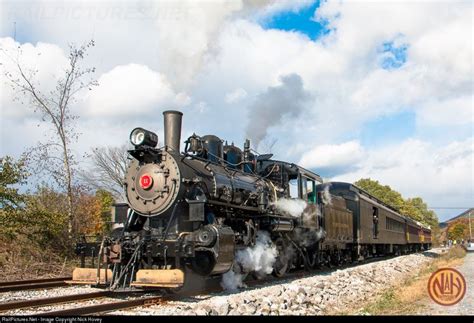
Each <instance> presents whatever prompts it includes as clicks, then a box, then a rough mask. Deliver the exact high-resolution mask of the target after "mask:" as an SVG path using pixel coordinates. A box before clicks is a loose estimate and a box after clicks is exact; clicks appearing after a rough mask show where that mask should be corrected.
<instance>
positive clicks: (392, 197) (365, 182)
mask: <svg viewBox="0 0 474 323" xmlns="http://www.w3.org/2000/svg"><path fill="white" fill-rule="evenodd" d="M354 185H356V186H357V187H360V188H361V189H363V190H365V191H367V192H368V193H369V194H371V195H373V196H375V197H376V198H378V199H379V200H381V201H382V202H384V203H386V204H388V205H390V206H392V207H393V208H395V209H397V210H399V212H400V213H401V214H403V215H406V216H409V217H410V218H412V219H414V220H416V221H418V222H421V223H423V224H425V225H429V226H430V227H431V228H432V229H433V230H434V231H436V230H438V217H437V216H436V213H435V212H433V211H431V210H429V209H428V205H427V204H426V203H425V202H424V201H423V199H422V198H421V197H414V198H409V199H406V200H405V199H404V198H403V196H402V195H401V194H400V193H399V192H397V191H395V190H393V189H392V188H391V187H390V186H388V185H382V184H380V183H379V182H378V181H375V180H372V179H370V178H362V179H360V180H358V181H357V182H355V183H354Z"/></svg>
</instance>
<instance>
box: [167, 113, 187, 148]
mask: <svg viewBox="0 0 474 323" xmlns="http://www.w3.org/2000/svg"><path fill="white" fill-rule="evenodd" d="M163 116H164V128H165V129H164V130H165V145H166V146H167V147H168V149H171V150H173V151H174V152H176V153H178V154H179V143H180V141H181V119H182V117H183V113H182V112H179V111H174V110H168V111H164V112H163Z"/></svg>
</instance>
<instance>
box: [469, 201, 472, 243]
mask: <svg viewBox="0 0 474 323" xmlns="http://www.w3.org/2000/svg"><path fill="white" fill-rule="evenodd" d="M471 213H472V209H470V210H469V239H470V240H471V242H472V228H471Z"/></svg>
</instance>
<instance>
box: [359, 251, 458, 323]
mask: <svg viewBox="0 0 474 323" xmlns="http://www.w3.org/2000/svg"><path fill="white" fill-rule="evenodd" d="M465 255H466V251H465V250H464V249H463V248H461V247H456V248H452V249H450V250H449V251H448V252H447V253H445V254H443V255H441V256H440V257H438V258H435V259H434V260H433V261H432V262H430V263H429V264H428V265H426V266H425V267H424V268H422V269H421V270H420V272H419V273H418V274H416V275H415V276H412V277H409V278H407V279H406V280H405V281H403V282H402V283H401V284H398V285H397V286H395V287H391V288H390V289H388V290H386V291H384V292H383V293H382V294H381V296H380V297H379V298H378V299H377V300H376V301H375V302H373V303H371V304H369V305H367V306H366V307H365V308H364V309H363V310H362V311H357V312H354V313H351V314H369V315H407V314H416V313H417V312H419V310H420V309H421V308H423V307H424V306H425V304H424V303H425V302H426V300H428V298H429V295H428V291H427V288H426V286H427V285H428V280H429V278H430V276H431V274H432V273H433V272H435V271H436V270H438V269H439V268H443V267H456V266H459V265H461V264H462V263H463V261H464V259H463V258H464V256H465Z"/></svg>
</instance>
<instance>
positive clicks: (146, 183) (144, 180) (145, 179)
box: [140, 174, 153, 190]
mask: <svg viewBox="0 0 474 323" xmlns="http://www.w3.org/2000/svg"><path fill="white" fill-rule="evenodd" d="M152 185H153V178H152V177H151V176H150V175H148V174H144V175H142V176H141V177H140V186H141V187H142V188H143V189H144V190H146V189H149V188H150V187H151V186H152Z"/></svg>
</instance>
